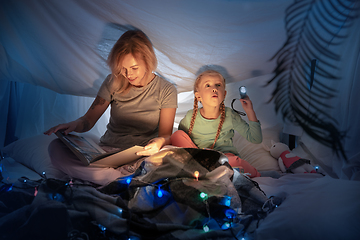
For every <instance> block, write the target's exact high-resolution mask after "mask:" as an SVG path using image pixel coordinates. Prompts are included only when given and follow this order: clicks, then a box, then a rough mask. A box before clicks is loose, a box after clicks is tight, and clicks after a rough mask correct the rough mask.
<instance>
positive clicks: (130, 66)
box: [121, 54, 148, 87]
mask: <svg viewBox="0 0 360 240" xmlns="http://www.w3.org/2000/svg"><path fill="white" fill-rule="evenodd" d="M121 74H122V75H123V76H124V77H125V78H126V79H127V80H128V81H129V83H130V84H131V85H133V86H136V87H143V86H145V85H147V84H148V79H147V77H146V65H145V62H144V61H143V60H142V59H136V58H134V56H133V55H132V54H127V55H125V57H124V59H123V61H122V69H121Z"/></svg>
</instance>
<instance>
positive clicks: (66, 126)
mask: <svg viewBox="0 0 360 240" xmlns="http://www.w3.org/2000/svg"><path fill="white" fill-rule="evenodd" d="M78 124H79V122H78V120H76V121H72V122H69V123H63V124H59V125H57V126H55V127H52V128H50V129H49V130H47V131H45V132H44V134H45V135H51V134H52V133H56V132H57V131H59V130H62V131H63V132H64V134H65V135H67V134H68V133H70V132H72V131H74V130H75V129H76V127H77V126H78Z"/></svg>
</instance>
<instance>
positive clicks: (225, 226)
mask: <svg viewBox="0 0 360 240" xmlns="http://www.w3.org/2000/svg"><path fill="white" fill-rule="evenodd" d="M221 228H222V229H224V230H226V229H229V228H230V223H228V222H225V223H224V224H223V225H222V226H221Z"/></svg>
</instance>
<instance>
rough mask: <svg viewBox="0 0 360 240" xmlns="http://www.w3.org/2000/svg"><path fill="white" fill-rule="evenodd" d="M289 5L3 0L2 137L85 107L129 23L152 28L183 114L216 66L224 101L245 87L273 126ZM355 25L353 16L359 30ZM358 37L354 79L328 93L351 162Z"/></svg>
mask: <svg viewBox="0 0 360 240" xmlns="http://www.w3.org/2000/svg"><path fill="white" fill-rule="evenodd" d="M291 3H292V1H287V0H272V1H268V0H258V1H221V0H198V1H191V0H184V1H157V0H155V1H146V0H138V1H76V0H73V1H70V0H65V1H55V0H50V1H45V0H38V1H26V0H18V1H2V2H1V6H0V32H1V36H0V40H1V41H0V44H1V45H0V79H1V82H0V89H1V90H0V91H1V95H0V98H1V104H0V105H1V116H0V119H1V128H0V130H1V134H0V144H2V145H3V144H4V141H5V136H6V132H7V133H8V134H10V133H11V132H13V133H14V134H15V136H16V137H17V138H24V137H28V136H32V135H36V134H40V133H42V131H44V130H45V129H47V128H49V127H51V126H53V125H55V124H58V123H61V122H66V121H70V120H73V119H75V118H77V117H79V116H81V115H82V114H84V113H85V111H86V110H87V108H88V107H89V105H90V104H91V102H92V99H93V97H94V96H95V95H96V93H97V90H98V89H99V87H100V84H101V82H102V81H103V79H104V78H105V76H106V75H107V74H108V73H109V70H108V68H107V66H106V64H105V61H104V59H105V58H106V57H107V53H108V52H109V50H110V48H111V47H112V44H113V43H114V42H115V41H116V40H117V38H118V37H119V36H120V35H121V34H122V32H124V31H125V30H126V29H127V28H128V27H136V28H139V29H141V30H143V31H144V32H145V33H146V34H147V35H148V36H149V38H150V39H151V41H152V43H153V45H154V47H155V49H156V54H157V56H158V61H159V64H158V69H157V72H158V73H159V74H161V75H162V76H164V77H165V78H166V79H168V80H170V81H172V82H174V83H175V84H176V85H177V89H178V92H179V109H178V111H177V116H176V121H177V122H178V121H179V120H180V119H181V118H182V117H183V116H184V114H185V112H186V111H187V110H188V109H190V108H192V92H191V90H192V85H193V81H194V78H195V75H196V73H197V72H198V71H199V69H201V68H202V67H203V66H204V65H209V64H210V65H216V66H219V67H221V69H222V70H223V73H224V75H225V77H226V79H227V82H228V83H229V84H228V88H227V90H228V91H229V94H228V97H227V105H228V106H229V102H230V101H231V98H233V97H237V95H236V94H237V87H238V86H240V85H246V86H247V87H248V89H249V95H250V97H251V99H252V101H253V103H254V106H255V111H256V112H257V115H258V116H259V119H260V120H261V123H262V126H263V127H270V126H272V125H275V124H276V123H277V122H281V118H280V117H279V116H276V115H275V113H274V106H273V104H265V103H266V102H267V101H268V99H269V98H270V93H271V91H272V89H273V88H274V85H272V86H269V87H267V88H263V85H264V84H265V83H266V82H267V81H268V80H269V79H271V75H272V74H271V72H272V71H273V69H274V68H275V61H269V59H270V58H271V57H272V56H273V55H274V54H275V52H276V51H277V50H278V49H279V48H280V47H281V46H282V44H283V43H284V42H285V40H286V35H285V29H284V20H283V19H284V16H285V9H286V8H287V7H288V6H289V5H290V4H291ZM359 26H360V24H359V21H357V22H356V24H355V26H354V27H353V29H359ZM357 32H358V31H357ZM359 39H360V38H359V34H356V31H353V34H352V36H351V38H349V39H348V40H347V42H346V43H345V44H347V45H346V46H347V47H345V50H344V56H348V57H347V58H345V59H344V61H343V65H344V68H343V69H347V70H348V71H347V70H344V73H343V74H342V77H343V78H345V79H351V80H349V81H347V82H341V83H340V84H339V83H334V84H339V85H338V86H339V88H340V89H341V90H340V91H341V94H339V98H341V99H339V98H337V99H333V100H332V101H333V104H334V105H337V103H340V104H338V105H337V106H336V108H335V109H334V110H333V111H334V114H338V115H337V116H338V118H337V119H338V121H339V128H341V129H342V130H345V129H346V130H348V129H349V130H351V131H349V135H348V138H347V139H346V140H345V144H346V147H345V148H346V150H347V151H348V153H349V154H348V155H349V157H350V160H351V164H353V165H354V166H355V168H356V166H359V162H360V160H359V158H360V156H359V150H358V149H357V146H359V144H358V143H359V140H357V139H358V138H357V135H358V134H359V132H360V130H359V127H358V126H357V125H356V124H353V123H355V122H357V120H359V118H360V116H359V115H358V113H357V111H353V110H352V109H353V107H355V106H354V105H355V104H356V103H357V102H358V98H359V96H358V95H357V94H356V93H355V92H354V91H355V89H356V87H358V85H359V83H358V79H359V72H355V70H354V69H356V68H358V66H359V60H358V57H359V44H358V43H359ZM354 43H355V44H356V45H355V46H356V48H355V51H354V47H353V46H354ZM345 53H346V54H347V55H345ZM345 66H347V68H345ZM346 74H350V75H352V77H349V76H347V75H346ZM14 82H16V84H14ZM357 89H359V88H357ZM343 96H349V97H348V98H347V99H344V98H343ZM10 104H12V105H10ZM344 106H345V107H344ZM14 108H17V109H14ZM355 109H356V108H355ZM107 119H108V115H105V116H104V117H103V118H102V119H101V120H100V121H99V122H98V124H97V126H96V127H95V129H94V130H93V131H94V133H95V134H102V133H103V131H104V130H105V124H106V122H107ZM10 123H11V124H10ZM9 126H10V127H11V128H13V129H8V128H9ZM302 140H303V141H304V142H305V143H310V144H306V146H311V147H312V148H311V152H312V153H313V154H314V155H315V157H316V158H318V159H319V160H320V161H323V162H325V164H326V165H327V166H329V167H330V168H332V170H333V171H334V176H338V177H343V178H351V174H345V175H344V174H342V172H341V169H343V168H346V167H347V165H348V164H345V163H344V162H340V161H339V160H338V159H337V157H336V155H335V154H334V153H332V151H331V149H327V148H324V149H323V148H321V146H320V147H319V146H318V145H319V144H317V143H316V142H315V141H314V140H313V139H311V138H309V137H307V136H306V134H304V135H303V136H302ZM319 149H321V150H319ZM354 166H353V168H352V169H354ZM351 171H353V170H351Z"/></svg>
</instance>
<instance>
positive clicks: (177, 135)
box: [171, 130, 260, 177]
mask: <svg viewBox="0 0 360 240" xmlns="http://www.w3.org/2000/svg"><path fill="white" fill-rule="evenodd" d="M171 145H173V146H176V147H183V148H198V147H197V146H196V145H195V144H194V143H193V141H192V140H191V138H190V137H189V135H187V134H186V133H185V132H184V131H182V130H178V131H176V132H174V133H173V134H172V135H171ZM225 156H226V157H227V158H228V159H229V164H230V165H231V166H232V167H234V168H236V167H239V168H242V169H244V173H248V175H249V177H260V173H259V172H258V171H257V170H256V168H254V167H253V166H251V165H250V163H248V162H247V161H245V160H243V159H241V158H239V157H238V156H236V155H234V154H232V153H225Z"/></svg>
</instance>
